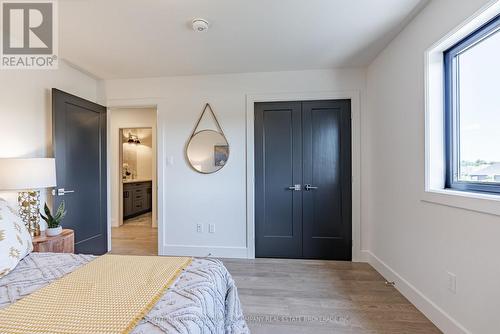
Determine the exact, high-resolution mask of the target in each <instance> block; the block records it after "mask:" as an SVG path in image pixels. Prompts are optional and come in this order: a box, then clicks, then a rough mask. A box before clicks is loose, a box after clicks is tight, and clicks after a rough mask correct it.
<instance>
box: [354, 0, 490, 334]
mask: <svg viewBox="0 0 500 334" xmlns="http://www.w3.org/2000/svg"><path fill="white" fill-rule="evenodd" d="M486 3H488V1H484V0H467V1H456V0H434V1H431V2H430V4H429V5H428V6H427V7H426V8H425V9H424V10H423V11H422V12H421V13H420V14H419V15H418V16H417V17H416V18H415V19H414V20H413V21H412V22H411V23H410V24H409V25H408V26H407V27H406V28H405V29H404V31H403V32H402V33H401V34H400V35H399V36H398V37H397V38H396V39H395V40H394V41H393V42H392V43H391V44H390V45H389V46H388V47H387V48H386V49H385V50H384V51H383V52H382V53H381V54H380V55H379V56H378V58H377V59H376V60H375V61H374V62H373V63H372V64H371V66H369V68H368V73H367V92H368V98H367V104H368V109H369V110H368V112H367V113H365V115H366V122H365V124H366V125H367V127H366V128H365V131H364V132H363V135H364V136H365V137H366V141H365V143H366V144H367V145H368V146H367V147H365V150H364V151H363V152H364V153H363V154H364V155H363V162H364V165H365V167H366V170H367V171H368V174H366V177H365V178H364V180H363V192H366V193H367V194H368V197H369V199H370V200H369V202H370V203H369V204H370V205H369V206H367V205H364V206H363V212H362V216H363V217H364V218H363V224H364V227H365V230H364V232H365V234H366V235H369V236H370V240H369V242H368V244H367V246H368V248H369V249H370V250H371V253H372V254H371V256H370V261H371V263H372V264H374V265H375V266H376V268H377V269H379V270H380V271H381V272H383V273H385V274H387V275H389V276H390V277H389V278H392V279H395V280H396V282H397V285H398V288H399V289H400V290H402V291H403V292H405V294H406V295H407V296H408V297H409V298H410V299H411V300H412V302H414V303H415V304H416V305H417V306H418V307H419V308H420V309H421V310H422V311H424V312H425V313H426V314H427V315H428V316H429V317H430V318H431V319H432V320H434V322H435V323H437V324H439V325H440V326H441V329H442V330H443V331H445V332H446V333H453V334H455V333H469V332H470V333H481V334H488V333H490V334H493V333H498V330H499V328H500V318H499V317H498V310H499V309H500V289H499V288H498V282H500V265H499V263H500V262H499V260H498V254H500V242H499V236H500V217H498V216H493V215H488V214H482V213H478V212H474V211H467V210H463V209H458V208H452V207H447V206H442V205H438V204H432V203H427V202H423V201H422V194H423V190H424V52H425V50H426V49H428V48H429V47H430V46H431V45H432V44H433V43H435V42H437V41H438V40H439V39H441V38H442V37H444V36H445V35H446V34H447V33H449V32H450V31H451V30H453V29H454V28H455V27H456V26H458V25H459V24H460V23H462V22H463V21H464V20H466V19H467V18H468V17H470V16H472V15H473V14H474V13H475V12H476V11H477V10H479V9H480V8H481V7H482V6H483V5H485V4H486ZM365 181H366V182H365ZM447 272H451V273H454V274H455V275H456V277H457V281H456V285H457V291H456V294H453V293H452V292H450V291H449V290H448V276H447Z"/></svg>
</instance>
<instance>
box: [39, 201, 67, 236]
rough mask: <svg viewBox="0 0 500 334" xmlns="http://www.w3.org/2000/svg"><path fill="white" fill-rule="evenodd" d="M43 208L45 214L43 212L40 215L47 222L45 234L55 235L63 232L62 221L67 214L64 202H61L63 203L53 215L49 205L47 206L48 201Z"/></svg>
mask: <svg viewBox="0 0 500 334" xmlns="http://www.w3.org/2000/svg"><path fill="white" fill-rule="evenodd" d="M43 210H44V211H45V216H44V215H43V214H40V216H41V217H42V219H43V220H45V222H46V223H47V230H46V231H45V234H46V235H47V236H49V237H54V236H56V235H59V234H61V232H62V226H61V221H62V220H63V218H64V216H66V209H65V205H64V202H61V204H60V205H59V207H58V208H57V211H56V214H55V215H52V213H51V212H50V209H49V207H48V206H47V203H45V206H44V208H43Z"/></svg>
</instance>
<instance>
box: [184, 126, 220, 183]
mask: <svg viewBox="0 0 500 334" xmlns="http://www.w3.org/2000/svg"><path fill="white" fill-rule="evenodd" d="M186 155H187V158H188V160H189V164H190V165H191V167H193V169H194V170H196V171H197V172H200V173H203V174H210V173H215V172H216V171H218V170H219V169H221V168H222V167H224V166H225V165H226V164H227V159H228V158H229V144H228V143H227V140H226V137H224V135H223V134H221V133H220V132H217V131H213V130H203V131H200V132H197V133H195V134H194V136H193V137H191V140H190V141H189V143H188V146H187V149H186Z"/></svg>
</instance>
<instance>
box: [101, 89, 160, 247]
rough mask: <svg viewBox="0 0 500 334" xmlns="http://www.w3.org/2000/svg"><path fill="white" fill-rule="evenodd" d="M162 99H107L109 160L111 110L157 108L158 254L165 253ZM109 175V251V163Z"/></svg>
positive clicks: (109, 213)
mask: <svg viewBox="0 0 500 334" xmlns="http://www.w3.org/2000/svg"><path fill="white" fill-rule="evenodd" d="M162 100H163V99H158V98H145V99H137V98H133V99H108V100H107V101H106V106H107V109H108V120H107V126H108V129H107V134H108V136H107V141H108V143H107V149H108V151H107V155H108V161H111V160H110V153H111V150H110V145H111V143H110V128H109V126H110V120H109V110H110V109H118V108H138V109H140V108H155V109H156V190H155V189H153V193H154V192H155V191H156V203H157V204H156V211H157V218H156V220H157V225H158V255H164V254H163V243H164V242H163V239H164V230H163V229H164V224H163V219H164V212H163V207H164V205H163V189H164V187H163V183H164V180H165V171H164V164H162V163H161V162H162V161H164V160H163V159H164V156H165V155H164V135H165V134H164V130H163V127H162V126H161V124H162V122H161V112H160V109H161V108H162V105H163V104H162ZM107 174H108V175H107V177H108V251H109V250H111V225H112V224H111V183H110V179H111V176H110V175H111V167H110V164H109V163H108V165H107Z"/></svg>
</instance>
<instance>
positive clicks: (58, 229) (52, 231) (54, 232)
mask: <svg viewBox="0 0 500 334" xmlns="http://www.w3.org/2000/svg"><path fill="white" fill-rule="evenodd" d="M61 233H62V226H58V227H54V228H48V229H46V230H45V235H46V236H48V237H55V236H56V235H59V234H61Z"/></svg>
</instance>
